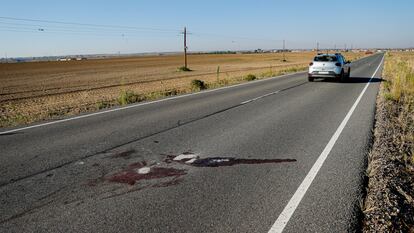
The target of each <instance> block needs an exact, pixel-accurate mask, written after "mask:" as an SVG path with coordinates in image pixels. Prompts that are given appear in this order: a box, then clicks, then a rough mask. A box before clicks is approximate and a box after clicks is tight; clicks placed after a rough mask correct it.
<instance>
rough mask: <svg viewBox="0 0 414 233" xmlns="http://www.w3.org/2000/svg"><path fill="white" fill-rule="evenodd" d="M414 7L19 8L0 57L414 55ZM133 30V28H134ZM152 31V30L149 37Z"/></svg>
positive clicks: (177, 2)
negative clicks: (353, 50) (404, 51)
mask: <svg viewBox="0 0 414 233" xmlns="http://www.w3.org/2000/svg"><path fill="white" fill-rule="evenodd" d="M413 12H414V1H413V0H405V1H402V0H394V1H391V0H390V1H386V0H377V1H373V0H347V1H336V0H329V1H328V0H284V1H278V0H273V1H270V0H268V1H265V0H255V1H252V0H251V1H244V0H220V1H219V0H202V1H201V0H200V1H198V0H188V1H187V0H173V1H172V0H164V1H161V0H121V1H114V0H111V1H110V0H68V1H61V0H36V1H35V0H18V1H2V2H1V7H0V17H11V18H18V19H38V20H46V21H61V22H74V23H82V24H99V25H117V26H123V27H107V26H105V27H104V26H86V25H83V26H82V25H72V24H57V23H56V24H55V23H46V22H35V21H22V20H12V19H5V18H0V35H1V36H0V57H5V55H6V54H7V55H8V56H9V57H16V56H50V55H65V54H91V53H118V52H119V53H136V52H161V51H181V49H182V35H180V30H182V28H183V27H184V26H187V27H188V30H189V32H191V33H192V34H190V35H189V37H188V47H189V50H190V51H205V50H236V49H256V48H262V49H270V48H281V47H282V40H283V39H285V40H286V47H287V48H292V49H293V48H314V47H315V46H316V42H317V41H319V43H320V47H322V48H324V47H331V48H333V47H334V46H335V45H336V46H337V47H338V48H342V47H344V46H345V44H347V46H348V48H349V47H351V45H352V46H353V47H413V46H414V30H413V28H414V25H413V24H414V14H413ZM126 26H128V27H133V28H126ZM143 28H146V29H143Z"/></svg>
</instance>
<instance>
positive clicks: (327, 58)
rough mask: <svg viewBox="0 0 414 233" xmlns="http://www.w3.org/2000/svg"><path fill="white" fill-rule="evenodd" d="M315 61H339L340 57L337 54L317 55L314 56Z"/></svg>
mask: <svg viewBox="0 0 414 233" xmlns="http://www.w3.org/2000/svg"><path fill="white" fill-rule="evenodd" d="M314 61H326V62H332V61H338V58H337V57H336V56H316V57H315V58H314Z"/></svg>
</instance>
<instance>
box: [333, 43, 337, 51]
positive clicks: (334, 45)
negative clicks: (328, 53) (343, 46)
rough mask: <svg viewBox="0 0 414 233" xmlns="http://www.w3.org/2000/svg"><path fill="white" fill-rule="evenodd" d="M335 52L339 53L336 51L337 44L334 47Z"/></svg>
mask: <svg viewBox="0 0 414 233" xmlns="http://www.w3.org/2000/svg"><path fill="white" fill-rule="evenodd" d="M334 50H335V52H337V51H336V44H335V45H334Z"/></svg>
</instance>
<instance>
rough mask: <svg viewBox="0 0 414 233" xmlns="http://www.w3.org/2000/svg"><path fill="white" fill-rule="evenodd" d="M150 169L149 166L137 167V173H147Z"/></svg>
mask: <svg viewBox="0 0 414 233" xmlns="http://www.w3.org/2000/svg"><path fill="white" fill-rule="evenodd" d="M150 171H151V168H150V167H142V168H140V169H138V174H148V173H149V172H150Z"/></svg>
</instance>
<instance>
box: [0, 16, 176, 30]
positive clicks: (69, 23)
mask: <svg viewBox="0 0 414 233" xmlns="http://www.w3.org/2000/svg"><path fill="white" fill-rule="evenodd" d="M0 19H5V20H14V21H26V22H40V23H49V24H64V25H77V26H90V27H100V28H123V29H138V30H154V31H168V32H180V30H174V29H163V28H155V27H132V26H122V25H108V24H90V23H75V22H64V21H53V20H40V19H25V18H14V17H4V16H0Z"/></svg>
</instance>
